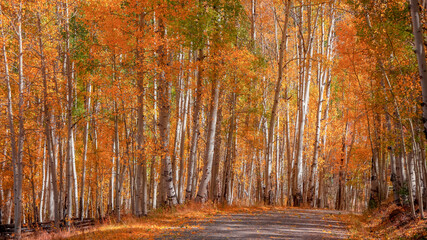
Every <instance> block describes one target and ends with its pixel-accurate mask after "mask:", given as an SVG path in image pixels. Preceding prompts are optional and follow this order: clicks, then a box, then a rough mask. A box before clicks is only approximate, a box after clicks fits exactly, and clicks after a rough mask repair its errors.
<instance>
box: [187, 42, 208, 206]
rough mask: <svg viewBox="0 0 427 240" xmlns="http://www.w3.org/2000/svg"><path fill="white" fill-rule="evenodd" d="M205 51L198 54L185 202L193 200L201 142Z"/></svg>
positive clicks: (200, 50)
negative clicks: (198, 148) (200, 118)
mask: <svg viewBox="0 0 427 240" xmlns="http://www.w3.org/2000/svg"><path fill="white" fill-rule="evenodd" d="M203 58H204V56H203V50H202V49H199V54H198V59H197V61H198V63H199V64H198V66H197V87H196V96H195V100H194V110H193V130H192V136H191V149H190V157H189V160H188V170H187V190H186V195H185V200H187V201H188V200H191V199H192V197H193V196H192V194H191V193H192V192H193V189H192V184H193V177H194V165H195V161H196V160H197V145H198V140H199V134H200V133H199V112H200V102H201V100H202V99H201V98H202V91H203V89H202V73H203V68H202V66H201V65H202V62H203Z"/></svg>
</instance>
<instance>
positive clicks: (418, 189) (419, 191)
mask: <svg viewBox="0 0 427 240" xmlns="http://www.w3.org/2000/svg"><path fill="white" fill-rule="evenodd" d="M409 124H410V126H411V135H412V150H413V152H414V155H413V156H414V159H413V168H414V170H415V191H416V194H417V200H418V206H419V211H420V215H421V218H422V219H424V218H425V217H424V206H423V205H424V203H423V191H422V188H421V186H420V185H421V176H420V170H421V168H419V164H418V163H419V162H420V161H419V159H420V157H421V154H420V153H419V152H420V151H423V149H420V148H419V146H418V143H417V142H416V140H415V131H414V127H413V124H412V120H411V119H409Z"/></svg>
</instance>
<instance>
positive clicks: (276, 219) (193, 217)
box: [33, 203, 350, 240]
mask: <svg viewBox="0 0 427 240" xmlns="http://www.w3.org/2000/svg"><path fill="white" fill-rule="evenodd" d="M344 215H345V216H346V215H347V213H345V212H339V211H331V210H319V209H301V208H283V207H274V206H273V207H270V206H257V207H239V206H231V207H230V206H225V207H219V206H216V205H212V204H204V205H200V204H194V203H192V204H186V205H184V206H178V207H176V208H173V209H167V210H165V209H158V210H156V211H155V212H153V213H150V214H149V216H147V217H145V218H140V219H138V218H132V217H126V216H125V217H123V219H122V221H121V222H120V223H114V222H113V220H111V222H110V223H104V224H99V225H97V226H95V227H93V228H91V229H86V230H79V229H75V230H74V231H71V232H66V231H64V232H58V233H50V234H49V233H40V234H39V235H38V236H36V239H39V240H42V239H43V240H45V239H73V240H80V239H102V240H108V239H120V240H124V239H227V238H240V239H268V238H269V239H348V238H349V237H350V235H348V231H347V229H348V228H349V227H348V225H347V220H346V219H347V218H346V217H345V216H344ZM33 237H34V236H33Z"/></svg>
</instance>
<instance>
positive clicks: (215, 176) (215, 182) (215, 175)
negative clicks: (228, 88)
mask: <svg viewBox="0 0 427 240" xmlns="http://www.w3.org/2000/svg"><path fill="white" fill-rule="evenodd" d="M221 123H222V107H221V106H220V108H219V109H218V119H217V124H216V129H215V147H214V156H213V163H212V180H211V184H210V185H211V189H210V191H209V197H210V199H212V201H214V202H217V201H218V200H219V192H220V188H219V187H220V186H221V185H220V180H219V167H220V163H221V142H222V141H221V140H222V138H221Z"/></svg>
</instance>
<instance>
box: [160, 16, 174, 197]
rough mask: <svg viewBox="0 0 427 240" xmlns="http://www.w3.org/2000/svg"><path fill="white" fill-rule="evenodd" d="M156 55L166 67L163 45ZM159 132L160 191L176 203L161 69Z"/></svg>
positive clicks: (167, 96) (162, 32) (167, 101)
mask: <svg viewBox="0 0 427 240" xmlns="http://www.w3.org/2000/svg"><path fill="white" fill-rule="evenodd" d="M158 24H159V29H158V31H159V33H160V38H161V39H165V26H164V23H163V19H162V18H159V20H158ZM157 55H158V56H159V66H160V67H166V61H167V59H166V49H165V45H164V44H161V45H159V46H158V49H157ZM158 89H159V110H160V111H159V132H160V146H161V158H162V168H163V172H162V184H163V185H162V187H163V189H162V191H163V194H164V195H165V196H167V202H166V204H168V205H176V204H177V203H178V201H177V197H176V193H175V187H174V185H173V177H172V163H171V157H170V153H169V136H170V84H169V82H168V80H167V79H166V72H165V71H164V70H162V71H161V72H160V74H159V88H158Z"/></svg>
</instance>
